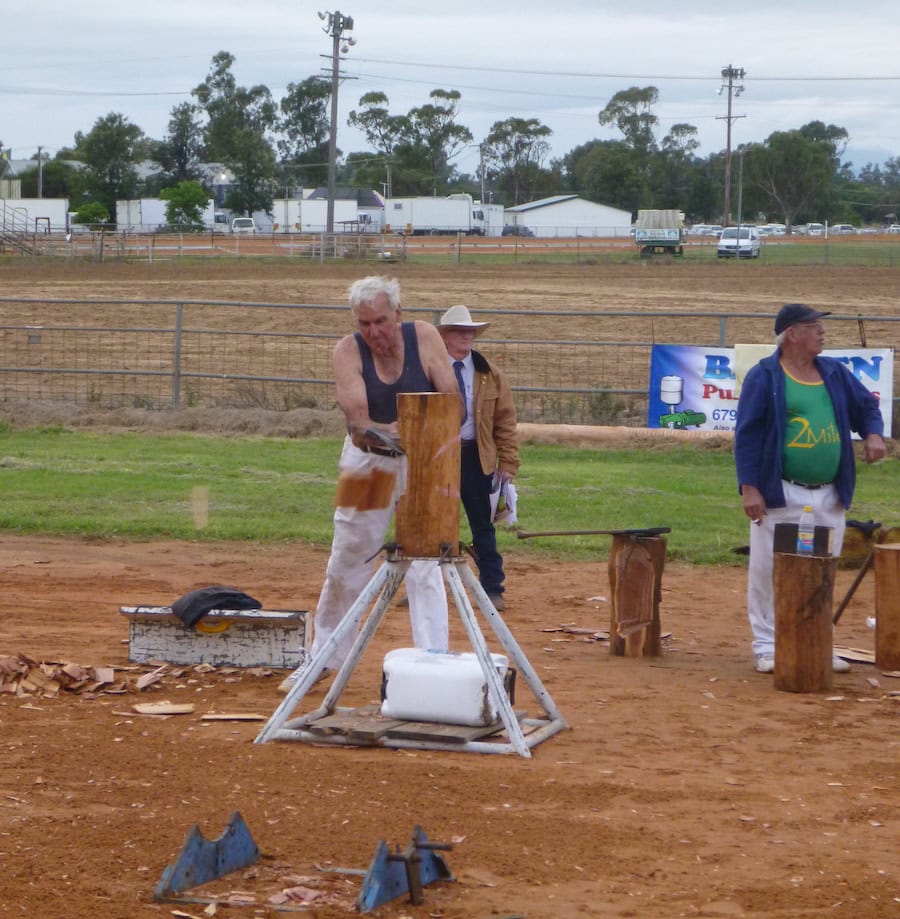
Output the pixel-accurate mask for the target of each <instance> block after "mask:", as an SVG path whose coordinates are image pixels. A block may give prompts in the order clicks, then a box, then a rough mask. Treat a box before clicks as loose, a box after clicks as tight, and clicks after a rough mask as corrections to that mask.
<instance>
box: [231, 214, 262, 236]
mask: <svg viewBox="0 0 900 919" xmlns="http://www.w3.org/2000/svg"><path fill="white" fill-rule="evenodd" d="M231 232H232V233H255V232H256V224H255V223H254V222H253V218H252V217H235V218H234V220H232V221H231Z"/></svg>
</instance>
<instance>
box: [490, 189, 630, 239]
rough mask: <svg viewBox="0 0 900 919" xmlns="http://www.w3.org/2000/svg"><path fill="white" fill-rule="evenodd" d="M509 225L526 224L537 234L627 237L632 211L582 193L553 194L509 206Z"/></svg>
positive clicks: (506, 218) (550, 235) (507, 210)
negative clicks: (588, 198)
mask: <svg viewBox="0 0 900 919" xmlns="http://www.w3.org/2000/svg"><path fill="white" fill-rule="evenodd" d="M505 220H506V225H507V226H510V225H514V226H525V227H528V229H529V230H531V231H532V233H534V235H535V236H544V237H548V236H549V237H558V236H567V237H571V236H592V237H593V236H613V237H622V238H624V239H627V238H628V236H629V233H630V231H631V212H630V211H622V210H619V208H617V207H610V206H609V205H607V204H596V203H595V202H593V201H588V200H587V199H586V198H581V197H579V196H578V195H553V196H552V197H550V198H540V199H539V200H537V201H529V202H528V203H527V204H519V205H516V207H508V208H506V211H505Z"/></svg>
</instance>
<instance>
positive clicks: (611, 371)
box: [0, 297, 900, 426]
mask: <svg viewBox="0 0 900 919" xmlns="http://www.w3.org/2000/svg"><path fill="white" fill-rule="evenodd" d="M111 309H112V310H113V311H114V312H115V317H116V322H115V323H114V324H113V323H110V324H109V325H103V324H100V323H98V322H97V315H98V313H104V314H109V312H110V311H111ZM404 314H405V315H416V314H418V316H419V318H423V319H427V320H429V321H432V322H434V321H436V320H437V318H438V317H439V315H440V311H439V310H436V309H427V308H404ZM480 314H490V317H491V322H492V330H491V331H492V332H494V333H495V334H496V335H497V337H495V338H481V339H479V347H480V348H482V349H483V350H484V351H485V352H486V353H487V354H489V355H490V357H491V358H492V359H493V360H494V361H495V362H496V363H497V364H498V365H500V366H501V367H502V368H503V370H504V373H505V375H506V377H507V379H508V380H509V382H510V385H511V386H512V389H513V393H514V397H515V400H516V408H517V411H518V414H519V417H520V419H521V420H522V421H529V422H542V423H566V424H617V425H626V426H644V425H645V424H646V420H647V402H648V390H649V382H650V355H651V350H652V348H653V345H654V344H681V345H686V344H695V345H700V346H705V347H728V346H730V345H733V344H734V343H736V342H738V341H748V342H749V341H755V342H765V341H768V340H771V327H772V326H771V323H772V317H771V316H770V315H768V314H761V313H753V312H727V313H726V312H723V311H712V312H711V311H688V312H677V313H672V312H669V313H665V312H653V313H650V312H647V311H637V310H611V311H604V312H602V313H598V312H597V311H592V310H583V309H567V310H553V311H538V312H536V311H534V310H528V309H496V308H495V309H489V308H485V309H482V310H481V311H480ZM548 318H549V319H554V320H556V319H558V320H565V329H566V332H567V333H568V334H567V336H566V337H565V338H558V339H547V338H544V337H539V336H538V334H537V332H538V330H545V329H546V324H547V320H548ZM3 320H6V321H5V324H3V325H0V387H2V389H0V399H2V401H4V402H7V403H13V402H18V401H26V400H27V401H38V402H41V401H43V402H63V403H70V404H74V405H91V406H94V407H97V408H120V407H135V408H147V409H172V408H181V407H211V408H212V407H215V408H224V407H228V408H248V407H251V408H264V409H272V410H290V409H292V408H322V409H333V408H334V407H335V399H334V380H333V375H332V369H331V354H332V350H333V346H334V343H335V342H336V341H337V340H338V339H339V338H340V337H341V336H342V335H344V334H346V331H347V329H348V325H349V323H348V310H347V307H346V306H345V305H341V306H336V305H332V304H314V303H313V304H302V303H265V302H243V301H240V302H235V301H224V300H177V301H170V300H132V299H104V298H95V299H23V298H9V297H2V298H0V321H3ZM610 321H612V325H610ZM601 322H602V323H603V330H604V331H605V332H606V334H605V335H604V337H603V338H597V339H594V338H592V337H591V334H592V333H593V332H595V331H596V329H597V326H598V323H601ZM829 326H830V331H829V345H830V346H832V347H855V346H858V345H859V344H861V343H863V342H865V343H866V344H867V346H869V347H879V348H893V349H895V350H896V348H897V345H898V339H900V316H849V315H838V314H835V315H832V316H831V317H830V319H829ZM530 327H533V328H534V329H535V335H534V336H533V337H529V329H530ZM505 329H508V330H509V332H510V333H511V334H510V335H509V336H507V337H504V336H503V332H504V330H505ZM610 331H612V332H613V334H618V335H620V336H621V337H620V338H618V339H616V338H614V337H611V336H610V334H609V333H610ZM497 333H499V334H497ZM642 335H643V336H644V337H641V336H642ZM876 338H877V340H876ZM894 405H895V412H896V410H897V406H898V405H900V399H898V398H897V397H895V399H894Z"/></svg>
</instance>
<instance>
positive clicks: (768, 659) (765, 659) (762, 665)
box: [756, 654, 775, 673]
mask: <svg viewBox="0 0 900 919" xmlns="http://www.w3.org/2000/svg"><path fill="white" fill-rule="evenodd" d="M756 672H757V673H774V672H775V658H774V656H773V655H771V654H757V655H756Z"/></svg>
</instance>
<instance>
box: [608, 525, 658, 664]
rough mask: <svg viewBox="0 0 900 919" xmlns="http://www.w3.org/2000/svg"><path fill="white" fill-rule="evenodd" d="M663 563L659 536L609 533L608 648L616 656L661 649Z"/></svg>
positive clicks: (645, 654) (653, 653) (651, 654)
mask: <svg viewBox="0 0 900 919" xmlns="http://www.w3.org/2000/svg"><path fill="white" fill-rule="evenodd" d="M665 564H666V540H665V537H662V536H625V535H617V536H613V541H612V546H611V548H610V551H609V591H610V595H609V606H610V624H609V652H610V654H612V655H614V656H617V657H658V656H659V655H660V654H661V653H662V637H661V628H660V621H659V601H660V596H661V593H662V575H663V568H664V567H665Z"/></svg>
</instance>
